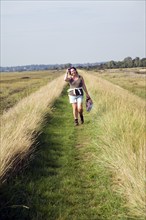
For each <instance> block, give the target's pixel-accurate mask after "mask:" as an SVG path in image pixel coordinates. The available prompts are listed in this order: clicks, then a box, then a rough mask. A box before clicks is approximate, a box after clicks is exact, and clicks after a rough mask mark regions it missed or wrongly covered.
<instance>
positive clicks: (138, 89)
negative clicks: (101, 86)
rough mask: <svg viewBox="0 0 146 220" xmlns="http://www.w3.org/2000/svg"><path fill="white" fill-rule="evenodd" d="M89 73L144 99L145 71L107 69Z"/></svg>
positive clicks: (145, 89) (145, 90)
mask: <svg viewBox="0 0 146 220" xmlns="http://www.w3.org/2000/svg"><path fill="white" fill-rule="evenodd" d="M91 73H93V74H96V75H98V76H100V77H102V78H103V79H106V80H108V81H110V82H112V83H114V84H116V85H119V86H121V87H123V88H124V89H127V90H129V91H130V92H132V93H134V94H135V95H138V96H139V97H141V98H143V99H146V69H141V68H130V69H127V68H126V69H110V70H108V69H107V70H104V71H102V70H101V71H97V72H95V71H91Z"/></svg>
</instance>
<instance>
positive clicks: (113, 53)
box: [0, 0, 146, 66]
mask: <svg viewBox="0 0 146 220" xmlns="http://www.w3.org/2000/svg"><path fill="white" fill-rule="evenodd" d="M145 4H146V3H145V0H129V1H128V0H112V1H111V0H101V1H100V0H94V1H91V0H86V1H83V0H78V1H76V0H74V1H67V0H66V1H61V0H58V1H55V0H54V1H50V0H45V1H39V0H37V1H35V0H30V1H28V0H25V1H23V0H19V1H14V0H1V58H0V66H21V65H31V64H65V63H72V64H76V63H94V62H107V61H110V60H115V61H121V60H123V59H124V58H125V57H128V56H130V57H132V59H134V58H135V57H140V58H143V57H146V53H145V46H146V45H145V40H146V39H145V36H146V35H145V17H146V15H145V13H146V12H145V9H146V8H145Z"/></svg>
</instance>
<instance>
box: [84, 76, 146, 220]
mask: <svg viewBox="0 0 146 220" xmlns="http://www.w3.org/2000/svg"><path fill="white" fill-rule="evenodd" d="M82 75H83V76H84V78H85V81H86V82H87V87H88V90H89V91H90V94H91V96H92V98H93V101H94V108H93V112H92V114H93V117H94V126H95V142H96V145H97V146H98V147H99V148H100V149H101V150H102V152H103V155H102V160H100V162H101V164H102V165H103V166H106V168H108V169H110V170H111V171H112V173H113V182H114V190H116V191H117V192H118V193H120V194H121V195H122V196H123V197H124V198H126V200H127V204H126V206H127V207H128V208H129V216H130V217H132V218H135V219H145V217H146V212H145V211H146V210H145V205H146V204H145V201H146V200H145V159H146V150H145V102H144V101H143V100H142V99H141V98H139V97H137V96H135V95H133V94H131V93H130V92H128V91H127V90H124V89H122V88H121V87H119V86H116V85H113V84H112V83H110V82H108V81H106V80H103V79H101V78H99V77H96V76H93V75H90V74H87V73H84V72H82ZM96 159H97V160H99V158H96Z"/></svg>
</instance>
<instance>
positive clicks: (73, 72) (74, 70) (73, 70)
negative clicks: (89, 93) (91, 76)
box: [70, 67, 78, 75]
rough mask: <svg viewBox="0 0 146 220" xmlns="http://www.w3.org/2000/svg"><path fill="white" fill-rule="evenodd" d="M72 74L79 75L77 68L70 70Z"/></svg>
mask: <svg viewBox="0 0 146 220" xmlns="http://www.w3.org/2000/svg"><path fill="white" fill-rule="evenodd" d="M70 74H71V75H74V74H78V72H77V70H76V68H75V67H71V68H70Z"/></svg>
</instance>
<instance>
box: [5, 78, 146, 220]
mask: <svg viewBox="0 0 146 220" xmlns="http://www.w3.org/2000/svg"><path fill="white" fill-rule="evenodd" d="M84 77H85V79H86V81H87V85H88V88H89V90H90V93H91V95H92V97H93V100H94V109H93V111H92V113H91V114H90V115H88V116H90V117H91V116H92V122H93V123H91V118H88V119H87V121H86V123H87V124H85V125H84V126H83V127H79V129H78V128H77V129H78V130H74V129H75V128H73V127H70V126H69V127H68V125H69V123H70V122H71V116H69V115H66V112H64V108H65V109H66V108H67V106H68V105H67V104H65V105H63V102H62V103H61V108H60V110H59V113H57V114H58V115H59V117H57V115H55V114H54V117H53V119H52V120H51V121H52V123H53V125H52V124H51V121H49V123H50V124H49V125H48V126H47V127H46V128H45V129H44V133H43V134H42V136H40V139H39V142H40V152H39V154H38V156H37V158H36V160H34V161H33V163H32V165H31V166H30V167H29V171H30V173H29V171H28V170H26V173H25V172H24V173H23V175H21V176H19V177H18V178H17V179H14V180H13V181H11V182H10V185H9V187H10V188H9V192H10V193H8V192H5V191H4V194H3V195H4V197H5V198H6V201H5V203H4V206H5V208H3V210H2V211H4V210H5V214H6V213H7V214H8V215H9V214H10V216H17V217H19V216H20V213H21V219H22V217H23V216H24V218H25V217H26V216H27V217H28V219H29V218H30V219H37V216H38V219H45V216H50V219H51V218H52V219H54V216H56V217H55V219H68V218H70V216H73V217H74V219H103V220H104V219H107V220H109V219H115V220H117V219H122V220H123V219H130V217H129V218H126V217H125V215H126V211H125V209H123V200H122V199H120V198H119V197H118V196H117V195H115V193H113V191H112V189H114V190H116V191H117V192H118V193H119V194H120V195H121V196H122V197H123V198H125V200H126V202H127V203H126V206H127V207H128V209H129V216H131V219H133V218H135V219H144V216H145V193H144V192H145V191H144V160H145V149H144V138H145V137H144V122H145V120H144V102H143V101H142V100H141V99H139V98H138V97H136V96H134V95H131V94H129V93H128V92H127V91H125V90H124V89H122V88H120V87H117V86H114V85H113V84H111V83H109V82H107V81H104V80H102V79H100V78H97V77H95V76H92V77H91V78H90V80H89V75H85V74H84ZM60 100H61V99H60ZM63 106H64V107H63ZM56 108H57V109H58V108H59V106H58V105H57V106H56ZM62 108H63V109H62ZM57 109H56V110H57ZM68 110H69V109H68ZM70 110H71V109H70ZM60 115H61V117H60ZM88 116H87V117H88ZM54 128H55V129H56V130H54ZM62 128H63V129H62ZM72 129H73V130H72ZM47 134H48V135H47ZM51 134H52V135H51ZM69 138H70V139H69ZM52 139H53V140H52ZM83 140H84V141H83ZM41 145H43V146H44V148H43V149H44V153H43V151H42V150H41ZM58 145H59V149H58V147H57V146H58ZM45 146H46V147H45ZM75 146H76V147H75ZM56 148H57V149H56ZM60 148H61V151H60ZM46 150H49V152H48V153H47V151H46ZM66 150H67V151H66ZM40 155H42V158H43V160H42V159H41V157H40ZM56 160H57V163H56V164H55V162H56ZM108 170H110V171H111V174H112V177H111V176H110V175H109V171H108ZM39 174H40V176H39V178H37V177H38V175H39ZM30 176H31V177H32V179H30ZM27 177H28V178H27ZM68 177H69V179H68ZM19 178H20V179H19ZM80 178H81V179H80ZM23 183H24V184H23ZM49 183H50V184H49ZM84 183H85V185H84ZM92 183H93V184H92ZM41 184H42V185H41ZM43 184H44V185H43ZM74 185H75V186H76V187H73V186H74ZM78 185H79V188H78ZM47 186H48V189H47ZM84 188H85V189H87V190H84ZM56 189H57V191H56ZM6 190H7V186H6ZM15 191H16V194H15V195H14V192H15ZM22 192H23V198H22V196H21V195H22ZM34 192H35V193H34ZM36 192H37V193H36ZM62 192H63V193H62ZM73 192H75V194H73ZM82 192H83V193H82ZM59 193H60V194H59ZM72 194H73V196H71V195H72ZM85 194H86V196H83V195H85ZM12 195H13V197H12ZM35 195H36V196H35ZM59 195H60V196H59ZM63 195H64V196H63ZM87 195H88V196H87ZM10 197H12V199H11V200H10V201H9V202H8V200H9V198H10ZM78 197H79V199H78ZM92 197H93V198H92ZM7 199H8V200H7ZM23 199H24V200H23ZM48 200H49V204H48V203H47V201H48ZM7 202H8V203H7ZM6 203H7V205H6ZM40 203H42V206H41V205H40ZM45 204H46V205H45ZM62 204H63V205H62ZM67 204H69V206H68V205H67ZM80 204H82V205H80ZM15 205H16V206H15ZM19 205H20V206H19ZM23 205H26V206H23ZM27 206H28V208H29V211H28V210H27ZM66 207H67V208H66ZM74 207H75V209H74ZM19 208H20V209H19ZM37 210H38V211H37ZM55 213H56V215H55ZM89 217H92V218H89ZM132 217H133V218H132ZM46 219H47V217H46Z"/></svg>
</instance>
